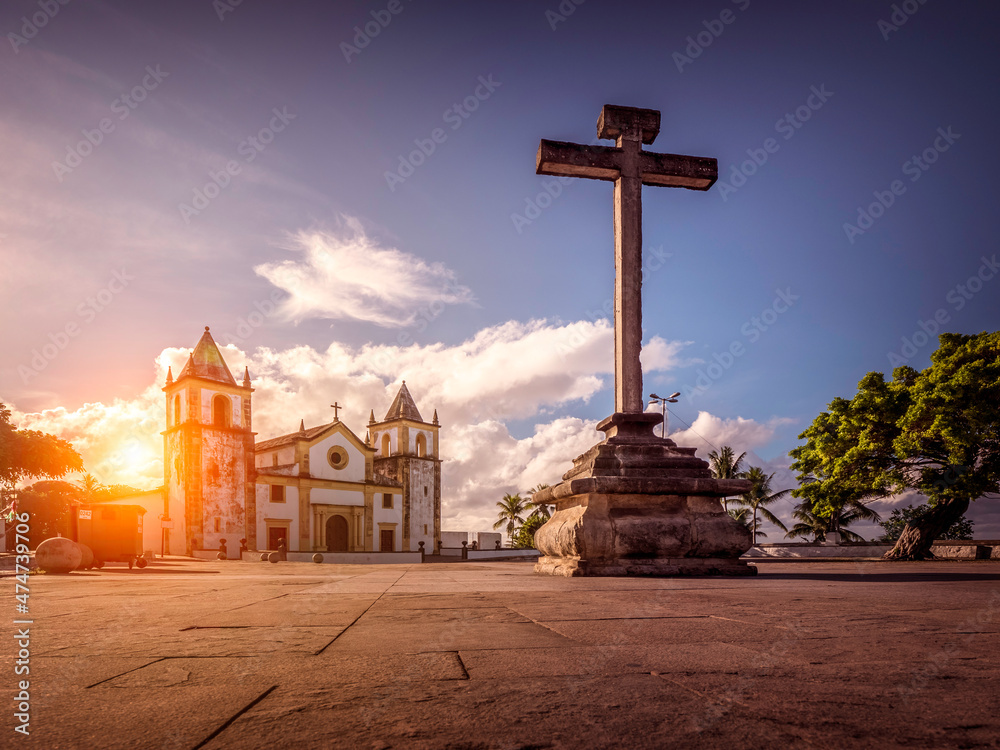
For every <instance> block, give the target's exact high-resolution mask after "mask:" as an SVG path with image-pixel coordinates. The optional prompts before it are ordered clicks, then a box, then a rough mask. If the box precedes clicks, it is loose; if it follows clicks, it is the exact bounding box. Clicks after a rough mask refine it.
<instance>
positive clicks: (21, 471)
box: [0, 404, 83, 488]
mask: <svg viewBox="0 0 1000 750" xmlns="http://www.w3.org/2000/svg"><path fill="white" fill-rule="evenodd" d="M71 471H83V459H81V458H80V454H79V453H77V452H76V451H75V450H74V449H73V446H72V445H70V444H69V443H68V442H66V441H65V440H63V439H62V438H58V437H56V436H55V435H49V434H48V433H45V432H39V431H37V430H18V429H17V428H15V427H14V425H12V424H11V422H10V410H9V409H8V408H7V407H6V406H5V405H4V404H0V485H4V486H6V487H7V488H13V487H14V486H15V485H16V484H17V483H18V482H20V481H22V480H24V479H38V478H39V477H50V478H56V477H61V476H64V475H65V474H67V473H68V472H71Z"/></svg>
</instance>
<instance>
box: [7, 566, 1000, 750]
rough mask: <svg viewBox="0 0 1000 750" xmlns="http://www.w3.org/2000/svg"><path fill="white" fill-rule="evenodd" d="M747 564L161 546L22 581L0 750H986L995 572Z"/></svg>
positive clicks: (999, 662) (998, 690) (999, 576)
mask: <svg viewBox="0 0 1000 750" xmlns="http://www.w3.org/2000/svg"><path fill="white" fill-rule="evenodd" d="M759 569H760V574H759V575H758V576H757V577H754V578H735V579H727V578H658V579H637V578H575V579H568V578H558V577H551V576H537V575H534V574H533V572H532V565H531V564H530V563H521V562H493V563H471V562H458V563H450V564H443V563H442V564H429V563H425V564H423V565H392V566H388V565H386V566H368V567H362V566H336V565H315V564H309V563H279V564H268V563H259V562H258V563H250V562H235V561H231V562H187V561H185V562H182V561H171V560H168V561H166V562H163V561H159V560H158V561H156V562H154V563H153V564H151V565H150V567H148V568H146V569H145V570H141V571H140V570H134V571H129V570H127V569H126V568H123V567H107V568H105V569H104V570H103V571H88V572H80V573H74V574H71V575H66V576H51V575H39V576H32V577H31V581H30V584H31V597H30V602H31V612H30V617H31V618H32V619H33V624H32V625H31V626H30V632H31V638H30V651H31V656H30V668H31V674H30V714H31V722H30V729H31V734H30V736H29V737H23V736H22V735H20V734H17V733H15V732H14V731H13V726H14V720H13V718H12V716H11V713H12V712H11V706H12V705H13V704H14V701H13V696H14V694H15V692H16V688H17V685H16V684H15V680H17V679H20V678H17V677H15V676H14V656H13V654H14V653H16V650H15V649H12V648H9V647H8V648H5V649H4V650H3V651H4V653H3V656H4V660H5V661H4V665H3V674H4V679H3V681H2V684H0V688H2V690H3V693H4V697H5V698H6V699H7V700H6V706H7V711H6V712H5V717H4V721H3V733H2V735H0V747H4V748H7V747H10V748H16V747H24V748H29V747H30V748H36V747H37V748H53V749H54V748H130V749H135V748H184V749H188V750H190V749H192V748H327V747H334V748H550V747H551V748H601V747H623V748H647V747H648V748H672V747H677V748H686V747H692V748H700V747H707V748H714V747H719V748H755V747H760V748H764V747H767V748H776V747H783V746H791V747H817V748H820V747H821V748H853V747H878V748H891V747H909V748H943V747H956V748H959V747H961V748H974V747H997V746H998V745H1000V712H998V710H997V703H998V695H1000V679H998V676H1000V675H998V666H1000V649H998V645H1000V638H998V631H1000V562H991V561H982V562H934V563H882V562H857V563H849V562H848V563H829V562H822V563H813V562H809V563H802V562H798V563H772V562H768V563H760V564H759ZM0 585H9V588H10V601H11V603H13V601H14V600H13V589H14V586H13V579H11V578H3V579H0ZM11 610H13V606H11ZM14 617H17V615H14ZM9 627H11V628H13V627H15V626H9ZM7 640H8V643H10V641H11V639H10V638H9V637H8V639H7Z"/></svg>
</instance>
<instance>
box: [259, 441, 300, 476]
mask: <svg viewBox="0 0 1000 750" xmlns="http://www.w3.org/2000/svg"><path fill="white" fill-rule="evenodd" d="M275 454H277V456H278V466H287V465H288V464H293V463H295V446H294V445H286V446H283V447H281V448H278V449H277V450H269V451H266V452H262V453H258V454H256V456H255V457H254V463H255V464H256V466H257V468H258V469H267V468H269V467H271V466H274V465H275V464H274V455H275ZM294 473H296V474H298V467H297V466H296V467H295V472H294Z"/></svg>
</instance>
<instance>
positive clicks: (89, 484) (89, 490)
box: [74, 474, 108, 503]
mask: <svg viewBox="0 0 1000 750" xmlns="http://www.w3.org/2000/svg"><path fill="white" fill-rule="evenodd" d="M74 484H75V485H76V486H77V487H78V488H79V489H80V496H81V498H80V499H81V500H83V502H85V503H99V502H100V501H101V500H102V499H103V498H104V497H105V495H107V494H108V491H107V488H106V487H105V486H104V485H103V484H101V483H100V482H99V481H97V477H95V476H94V475H93V474H84V475H83V479H80V480H78V481H76V482H74Z"/></svg>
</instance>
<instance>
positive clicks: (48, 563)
mask: <svg viewBox="0 0 1000 750" xmlns="http://www.w3.org/2000/svg"><path fill="white" fill-rule="evenodd" d="M91 557H93V554H91ZM81 562H83V552H81V551H80V546H79V545H78V544H77V543H76V542H74V541H73V540H72V539H66V538H65V537H61V536H57V537H53V538H52V539H46V540H45V541H44V542H42V543H41V544H39V545H38V549H36V550H35V564H37V565H38V567H39V568H41V569H42V570H44V571H45V572H46V573H69V572H70V571H73V570H76V569H77V568H79V567H80V563H81Z"/></svg>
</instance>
